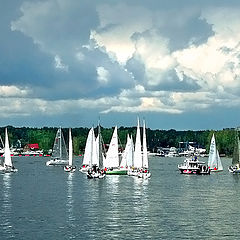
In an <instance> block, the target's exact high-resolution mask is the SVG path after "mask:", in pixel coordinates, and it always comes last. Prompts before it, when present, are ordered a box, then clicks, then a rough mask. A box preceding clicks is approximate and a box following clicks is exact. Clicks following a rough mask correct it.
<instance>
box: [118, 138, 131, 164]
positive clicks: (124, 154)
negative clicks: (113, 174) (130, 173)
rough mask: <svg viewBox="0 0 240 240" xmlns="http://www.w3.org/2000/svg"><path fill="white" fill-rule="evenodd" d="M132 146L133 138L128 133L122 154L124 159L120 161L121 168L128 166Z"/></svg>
mask: <svg viewBox="0 0 240 240" xmlns="http://www.w3.org/2000/svg"><path fill="white" fill-rule="evenodd" d="M130 147H131V139H130V137H129V135H127V143H126V146H125V149H124V151H123V154H122V161H121V163H120V167H121V168H123V167H127V158H128V157H129V150H130Z"/></svg>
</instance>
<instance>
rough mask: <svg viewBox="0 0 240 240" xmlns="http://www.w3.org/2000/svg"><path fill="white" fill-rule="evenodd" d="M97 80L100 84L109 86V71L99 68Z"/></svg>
mask: <svg viewBox="0 0 240 240" xmlns="http://www.w3.org/2000/svg"><path fill="white" fill-rule="evenodd" d="M97 74H98V76H97V79H98V82H99V83H101V84H107V83H108V82H109V77H110V74H109V71H108V70H106V69H105V68H104V67H97Z"/></svg>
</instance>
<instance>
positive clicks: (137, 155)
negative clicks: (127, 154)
mask: <svg viewBox="0 0 240 240" xmlns="http://www.w3.org/2000/svg"><path fill="white" fill-rule="evenodd" d="M133 165H134V167H135V168H141V167H142V152H141V136H140V124H139V119H138V124H137V133H136V142H135V151H134V160H133Z"/></svg>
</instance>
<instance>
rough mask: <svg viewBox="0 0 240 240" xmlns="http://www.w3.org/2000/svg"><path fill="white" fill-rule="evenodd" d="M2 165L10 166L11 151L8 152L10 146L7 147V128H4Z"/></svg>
mask: <svg viewBox="0 0 240 240" xmlns="http://www.w3.org/2000/svg"><path fill="white" fill-rule="evenodd" d="M4 165H5V166H10V167H12V159H11V153H10V148H9V141H8V132H7V128H5V150H4Z"/></svg>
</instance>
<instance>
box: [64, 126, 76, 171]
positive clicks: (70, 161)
mask: <svg viewBox="0 0 240 240" xmlns="http://www.w3.org/2000/svg"><path fill="white" fill-rule="evenodd" d="M68 153H69V154H68V155H69V159H68V160H69V162H68V165H66V166H64V171H65V172H75V171H76V166H73V145H72V133H71V129H70V128H69V148H68Z"/></svg>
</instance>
